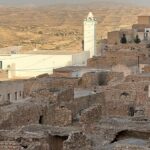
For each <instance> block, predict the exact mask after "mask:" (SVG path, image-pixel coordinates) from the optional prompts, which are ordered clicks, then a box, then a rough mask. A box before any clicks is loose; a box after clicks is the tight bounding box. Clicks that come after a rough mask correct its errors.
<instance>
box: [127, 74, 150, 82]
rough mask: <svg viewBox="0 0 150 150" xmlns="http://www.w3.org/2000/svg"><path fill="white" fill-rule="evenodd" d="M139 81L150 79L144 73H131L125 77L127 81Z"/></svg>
mask: <svg viewBox="0 0 150 150" xmlns="http://www.w3.org/2000/svg"><path fill="white" fill-rule="evenodd" d="M139 81H150V77H149V76H144V75H143V76H142V75H129V76H127V77H126V78H125V82H139Z"/></svg>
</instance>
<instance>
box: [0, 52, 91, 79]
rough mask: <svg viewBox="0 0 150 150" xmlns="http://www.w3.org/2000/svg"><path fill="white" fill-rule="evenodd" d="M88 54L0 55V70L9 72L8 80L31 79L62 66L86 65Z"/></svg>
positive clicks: (50, 72)
mask: <svg viewBox="0 0 150 150" xmlns="http://www.w3.org/2000/svg"><path fill="white" fill-rule="evenodd" d="M89 55H90V54H89V52H81V53H75V54H55V53H54V54H49V55H48V54H10V55H0V61H1V62H2V69H4V70H5V69H8V70H9V78H14V77H32V76H37V75H40V74H44V73H49V74H52V73H53V69H55V68H60V67H64V66H70V65H73V66H76V65H79V66H80V65H83V66H84V65H86V63H87V59H88V58H89V57H90V56H89Z"/></svg>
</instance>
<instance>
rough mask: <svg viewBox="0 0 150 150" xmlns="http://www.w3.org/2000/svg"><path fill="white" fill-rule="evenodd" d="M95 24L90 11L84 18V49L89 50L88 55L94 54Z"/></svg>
mask: <svg viewBox="0 0 150 150" xmlns="http://www.w3.org/2000/svg"><path fill="white" fill-rule="evenodd" d="M96 24H97V21H96V19H95V18H94V16H93V14H92V12H89V14H88V16H87V18H86V19H85V20H84V51H89V52H90V57H91V58H92V57H93V56H96Z"/></svg>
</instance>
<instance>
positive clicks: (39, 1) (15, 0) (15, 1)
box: [0, 0, 150, 7]
mask: <svg viewBox="0 0 150 150" xmlns="http://www.w3.org/2000/svg"><path fill="white" fill-rule="evenodd" d="M81 1H82V3H86V2H92V1H98V2H100V1H111V2H119V3H120V2H123V3H126V4H128V3H136V4H138V5H143V6H144V5H145V6H149V7H150V0H0V5H31V4H33V5H49V4H56V3H80V2H81Z"/></svg>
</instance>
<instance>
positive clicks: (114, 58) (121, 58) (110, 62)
mask: <svg viewBox="0 0 150 150" xmlns="http://www.w3.org/2000/svg"><path fill="white" fill-rule="evenodd" d="M138 56H139V58H140V63H143V64H144V63H149V62H150V60H149V57H147V56H146V55H145V54H142V53H141V54H140V53H135V52H134V51H133V52H132V51H127V52H125V51H120V52H118V51H115V52H107V53H106V56H98V57H94V58H91V59H88V62H87V66H88V67H96V68H102V69H106V68H108V69H109V68H112V66H115V65H117V64H121V65H126V66H137V65H138Z"/></svg>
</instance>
